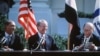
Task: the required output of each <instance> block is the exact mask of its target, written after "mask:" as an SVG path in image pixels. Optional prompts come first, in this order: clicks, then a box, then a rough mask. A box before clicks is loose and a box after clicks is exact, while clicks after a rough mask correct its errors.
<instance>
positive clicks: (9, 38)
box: [7, 36, 11, 45]
mask: <svg viewBox="0 0 100 56" xmlns="http://www.w3.org/2000/svg"><path fill="white" fill-rule="evenodd" d="M7 38H8V45H9V44H11V36H8V37H7Z"/></svg>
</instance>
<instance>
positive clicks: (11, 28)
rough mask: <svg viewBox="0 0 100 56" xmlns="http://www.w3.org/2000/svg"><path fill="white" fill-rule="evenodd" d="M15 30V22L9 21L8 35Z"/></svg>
mask: <svg viewBox="0 0 100 56" xmlns="http://www.w3.org/2000/svg"><path fill="white" fill-rule="evenodd" d="M15 29H16V24H15V22H14V21H12V20H7V21H6V22H5V32H7V33H8V34H12V33H13V32H14V30H15Z"/></svg>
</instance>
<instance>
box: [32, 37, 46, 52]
mask: <svg viewBox="0 0 100 56" xmlns="http://www.w3.org/2000/svg"><path fill="white" fill-rule="evenodd" d="M43 40H44V38H41V40H40V42H39V44H38V46H37V47H36V48H35V49H34V51H36V50H37V49H38V48H39V47H40V45H41V43H42V42H43Z"/></svg>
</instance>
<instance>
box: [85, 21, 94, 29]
mask: <svg viewBox="0 0 100 56" xmlns="http://www.w3.org/2000/svg"><path fill="white" fill-rule="evenodd" d="M86 25H88V26H90V27H91V28H92V29H93V30H95V26H94V24H93V23H92V22H86V23H85V24H84V27H85V26H86Z"/></svg>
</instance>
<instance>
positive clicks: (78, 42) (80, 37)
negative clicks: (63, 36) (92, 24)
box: [75, 34, 100, 46]
mask: <svg viewBox="0 0 100 56" xmlns="http://www.w3.org/2000/svg"><path fill="white" fill-rule="evenodd" d="M83 41H84V34H81V35H78V36H77V37H76V39H75V46H79V45H81V44H82V42H83ZM89 42H93V43H94V44H95V45H96V46H100V38H99V37H98V36H96V35H94V34H92V36H91V37H90V40H89Z"/></svg>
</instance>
